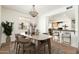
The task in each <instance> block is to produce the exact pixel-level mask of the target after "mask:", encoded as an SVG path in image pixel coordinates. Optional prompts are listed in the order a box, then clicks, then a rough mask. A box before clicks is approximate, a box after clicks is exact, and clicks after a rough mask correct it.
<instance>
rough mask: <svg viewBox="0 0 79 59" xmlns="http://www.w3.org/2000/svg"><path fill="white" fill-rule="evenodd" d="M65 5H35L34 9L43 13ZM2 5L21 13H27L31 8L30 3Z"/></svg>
mask: <svg viewBox="0 0 79 59" xmlns="http://www.w3.org/2000/svg"><path fill="white" fill-rule="evenodd" d="M65 6H67V5H36V6H35V7H36V10H37V11H38V13H39V14H45V13H48V12H50V11H53V10H56V9H58V8H62V7H65ZM2 7H4V8H8V9H13V10H16V11H19V12H22V13H27V14H28V13H29V11H31V10H32V5H3V6H2Z"/></svg>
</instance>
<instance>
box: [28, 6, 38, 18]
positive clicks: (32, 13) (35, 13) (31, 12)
mask: <svg viewBox="0 0 79 59" xmlns="http://www.w3.org/2000/svg"><path fill="white" fill-rule="evenodd" d="M29 13H30V15H31V16H32V17H36V16H37V15H38V12H37V11H36V10H35V5H33V9H32V11H30V12H29Z"/></svg>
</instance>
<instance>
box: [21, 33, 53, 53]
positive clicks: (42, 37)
mask: <svg viewBox="0 0 79 59" xmlns="http://www.w3.org/2000/svg"><path fill="white" fill-rule="evenodd" d="M20 35H23V36H25V37H27V38H29V39H31V40H34V43H35V49H36V53H38V52H39V45H40V41H44V40H47V44H48V51H49V54H51V39H52V36H51V35H49V34H42V33H40V34H38V35H28V34H25V33H20Z"/></svg>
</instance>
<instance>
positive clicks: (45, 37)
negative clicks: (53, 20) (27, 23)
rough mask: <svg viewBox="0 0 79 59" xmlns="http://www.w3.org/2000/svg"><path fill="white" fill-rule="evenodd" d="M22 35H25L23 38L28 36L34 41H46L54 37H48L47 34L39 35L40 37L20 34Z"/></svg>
mask: <svg viewBox="0 0 79 59" xmlns="http://www.w3.org/2000/svg"><path fill="white" fill-rule="evenodd" d="M20 35H23V36H26V37H28V38H32V39H35V40H46V39H50V38H52V36H50V35H48V34H47V35H46V34H42V33H41V34H39V35H32V36H31V35H28V34H25V33H20Z"/></svg>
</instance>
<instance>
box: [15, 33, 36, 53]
mask: <svg viewBox="0 0 79 59" xmlns="http://www.w3.org/2000/svg"><path fill="white" fill-rule="evenodd" d="M15 37H16V41H15V47H16V53H19V52H20V51H22V52H23V53H25V51H28V52H29V53H31V51H34V50H35V45H34V44H32V42H31V41H30V39H28V38H25V37H24V36H21V35H19V34H16V35H15ZM34 52H35V51H34Z"/></svg>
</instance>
